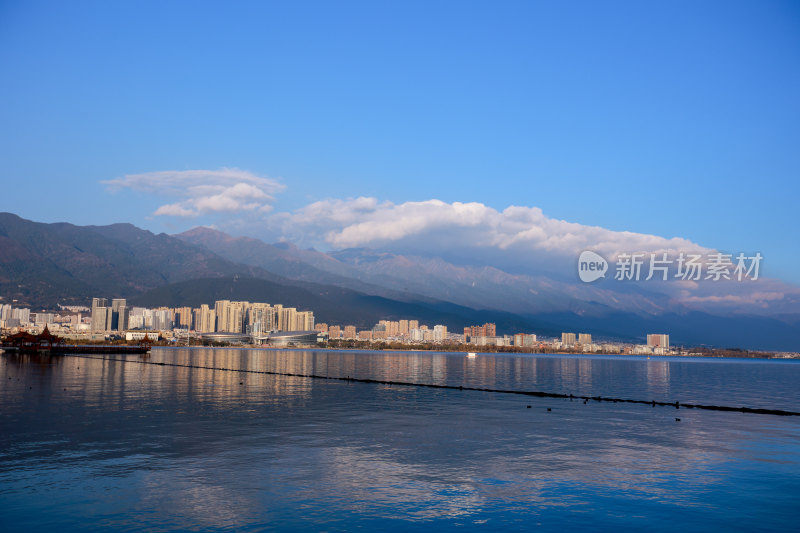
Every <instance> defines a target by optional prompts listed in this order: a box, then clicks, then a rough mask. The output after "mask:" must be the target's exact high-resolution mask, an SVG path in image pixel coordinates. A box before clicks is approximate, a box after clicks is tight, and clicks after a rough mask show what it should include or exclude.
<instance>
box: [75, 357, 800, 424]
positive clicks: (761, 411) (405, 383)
mask: <svg viewBox="0 0 800 533" xmlns="http://www.w3.org/2000/svg"><path fill="white" fill-rule="evenodd" d="M64 357H80V358H83V359H95V360H98V361H116V362H119V363H138V364H142V365H154V366H172V367H177V368H196V369H200V370H215V371H220V372H239V373H243V374H265V375H270V376H286V377H293V378H307V379H324V380H329V381H346V382H353V383H370V384H373V385H395V386H401V387H427V388H430V389H448V390H458V391H477V392H493V393H500V394H519V395H522V396H533V397H535V398H559V399H565V400H584V403H586V402H588V401H589V400H592V401H595V402H613V403H634V404H640V405H650V406H652V407H655V406H657V405H658V406H660V407H674V408H675V409H680V408H681V407H683V408H684V409H705V410H707V411H728V412H735V413H751V414H757V415H777V416H800V412H798V411H786V410H783V409H762V408H757V407H731V406H726V405H703V404H697V403H681V402H677V401H676V402H659V401H656V400H631V399H626V398H608V397H605V396H576V395H573V394H562V393H558V392H542V391H521V390H508V389H490V388H484V387H467V386H463V385H437V384H435V383H414V382H410V381H390V380H384V379H370V378H352V377H350V376H344V377H341V376H323V375H319V374H296V373H292V372H274V371H271V370H243V369H240V368H220V367H215V366H201V365H184V364H180V363H163V362H156V361H143V360H132V359H119V358H116V357H94V356H89V355H78V354H65V355H64Z"/></svg>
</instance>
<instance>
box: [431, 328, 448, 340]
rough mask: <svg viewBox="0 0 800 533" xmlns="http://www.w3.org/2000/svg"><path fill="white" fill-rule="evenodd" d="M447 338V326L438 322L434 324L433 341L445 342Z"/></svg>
mask: <svg viewBox="0 0 800 533" xmlns="http://www.w3.org/2000/svg"><path fill="white" fill-rule="evenodd" d="M446 339H447V326H443V325H441V324H437V325H435V326H433V341H434V342H444V341H445V340H446Z"/></svg>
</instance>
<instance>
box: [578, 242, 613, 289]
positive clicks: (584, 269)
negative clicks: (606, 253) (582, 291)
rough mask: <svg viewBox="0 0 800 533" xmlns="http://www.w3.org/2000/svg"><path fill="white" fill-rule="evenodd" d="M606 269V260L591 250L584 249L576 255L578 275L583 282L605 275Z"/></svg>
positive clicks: (589, 281)
mask: <svg viewBox="0 0 800 533" xmlns="http://www.w3.org/2000/svg"><path fill="white" fill-rule="evenodd" d="M607 270H608V261H606V260H605V259H604V258H603V256H601V255H599V254H596V253H594V252H592V251H591V250H584V251H583V252H581V255H580V257H578V277H579V278H581V281H582V282H584V283H591V282H593V281H595V280H596V279H599V278H603V277H605V275H606V271H607Z"/></svg>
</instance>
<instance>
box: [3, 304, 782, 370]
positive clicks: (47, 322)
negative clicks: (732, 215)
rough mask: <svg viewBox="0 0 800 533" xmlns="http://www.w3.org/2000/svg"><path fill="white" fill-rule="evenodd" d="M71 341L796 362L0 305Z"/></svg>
mask: <svg viewBox="0 0 800 533" xmlns="http://www.w3.org/2000/svg"><path fill="white" fill-rule="evenodd" d="M45 328H46V329H47V330H48V331H49V332H50V333H52V334H55V335H58V336H59V337H61V338H63V339H64V340H66V341H72V342H76V343H79V342H88V343H96V342H107V341H127V342H141V341H142V340H145V339H146V340H147V341H149V342H153V343H163V344H167V345H168V344H177V345H206V346H221V345H248V346H249V345H267V346H285V347H289V346H297V347H300V346H319V345H323V346H328V347H332V348H365V349H386V348H396V349H440V350H459V349H461V350H465V351H471V350H476V351H501V352H506V351H508V352H532V353H553V352H555V353H605V354H623V355H624V354H628V355H684V356H705V355H717V356H719V355H728V356H739V357H796V356H797V354H792V353H772V352H747V351H743V350H736V349H728V350H715V349H711V348H702V347H701V348H682V347H671V346H670V339H669V335H668V334H665V333H649V334H647V337H646V338H647V342H646V344H633V343H620V342H606V341H598V340H597V339H593V338H592V335H591V334H590V333H574V332H563V333H562V334H561V337H560V338H552V337H542V336H539V335H537V334H536V333H533V332H518V333H514V334H504V335H498V333H497V327H496V325H495V324H494V323H485V324H482V325H470V326H465V327H464V328H463V332H452V331H448V328H447V326H445V325H442V324H435V325H433V326H429V325H426V324H420V323H419V321H418V320H415V319H401V320H380V321H379V322H378V323H377V324H375V325H374V326H372V327H371V328H358V327H356V326H355V325H339V324H327V323H315V321H314V313H313V311H310V310H298V309H297V308H295V307H284V306H283V305H281V304H269V303H262V302H247V301H230V300H218V301H216V302H214V304H213V305H207V304H203V305H201V306H200V307H199V308H192V307H177V308H169V307H158V308H154V309H150V308H145V307H135V306H134V307H131V306H129V305H128V303H127V301H126V300H125V299H122V298H116V299H111V300H109V299H106V298H93V299H92V305H91V308H89V307H82V306H60V310H59V312H31V310H30V309H29V308H17V307H14V306H12V305H11V304H0V333H2V334H4V335H11V334H14V333H17V332H20V331H26V332H28V333H32V334H38V333H41V332H42V331H44V330H45Z"/></svg>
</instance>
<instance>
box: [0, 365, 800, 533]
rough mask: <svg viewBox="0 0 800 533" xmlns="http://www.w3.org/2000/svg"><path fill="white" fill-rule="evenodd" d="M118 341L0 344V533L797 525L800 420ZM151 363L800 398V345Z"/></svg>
mask: <svg viewBox="0 0 800 533" xmlns="http://www.w3.org/2000/svg"><path fill="white" fill-rule="evenodd" d="M113 357H114V358H115V359H121V360H119V361H113V360H98V359H86V358H80V357H60V358H53V359H40V358H37V357H28V356H22V357H21V356H15V355H8V354H6V355H0V508H1V509H2V514H0V531H4V532H5V531H9V532H10V531H40V530H59V531H105V530H109V529H113V530H118V531H141V530H147V531H174V530H182V531H217V530H225V529H228V530H235V531H268V530H286V529H292V530H295V529H305V530H315V531H316V530H333V531H337V530H354V529H361V530H373V529H377V528H380V529H384V530H398V531H399V530H408V529H423V528H424V529H427V528H431V527H436V528H444V529H451V528H452V529H455V528H460V529H478V528H480V529H506V530H507V529H512V530H528V529H539V530H544V531H563V530H564V529H565V528H569V529H570V530H572V531H582V530H585V531H598V530H601V531H602V530H605V531H620V530H622V531H625V530H627V531H634V530H636V531H640V530H643V529H647V530H650V531H712V530H713V531H719V530H725V531H797V530H798V523H800V417H777V416H767V415H754V414H741V413H724V412H711V411H699V410H694V409H689V410H687V409H680V410H676V409H674V408H667V407H655V408H652V407H648V406H641V405H631V404H613V403H598V402H589V403H587V404H584V403H583V402H582V401H577V400H576V401H572V402H571V401H569V400H561V399H536V398H530V397H525V396H518V395H510V394H498V393H484V392H474V391H458V390H447V389H445V390H440V389H428V388H416V387H403V386H387V385H375V384H364V383H357V382H345V381H328V380H315V379H308V378H300V377H286V376H275V375H266V374H257V373H248V372H237V371H230V370H209V369H199V368H183V367H173V366H159V365H153V364H140V363H139V361H142V360H143V359H142V358H141V357H138V356H113ZM146 361H147V362H150V363H158V362H166V363H179V364H183V365H197V366H209V367H216V368H225V369H233V370H253V371H265V370H267V371H275V372H288V373H302V374H319V375H329V376H351V377H359V378H375V379H385V380H396V381H414V382H419V383H437V384H450V385H466V386H478V387H491V388H502V389H519V390H539V391H547V392H558V393H567V394H569V393H572V394H575V395H601V396H615V397H620V398H631V399H642V400H651V399H654V400H659V401H676V400H678V401H680V402H683V403H714V404H722V405H731V406H748V407H764V408H777V409H786V410H794V411H798V410H800V364H799V363H798V362H795V361H763V360H758V361H752V360H730V359H725V360H720V359H685V358H675V359H672V358H657V359H656V358H653V359H650V360H647V359H643V358H635V359H631V358H623V357H592V356H577V357H576V356H537V357H534V356H505V355H479V356H478V357H477V358H476V359H467V358H466V357H464V354H439V353H430V352H345V351H330V352H329V351H271V350H229V349H156V350H154V351H153V353H152V354H151V355H150V356H149V358H147V359H146ZM528 406H530V408H529V407H528ZM548 409H550V411H548ZM676 418H680V421H679V422H678V421H676Z"/></svg>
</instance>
